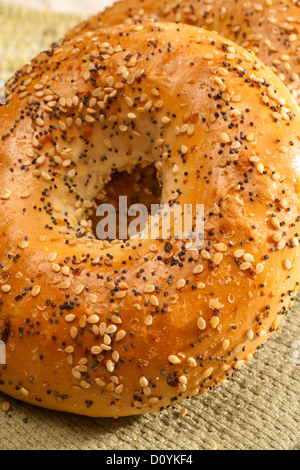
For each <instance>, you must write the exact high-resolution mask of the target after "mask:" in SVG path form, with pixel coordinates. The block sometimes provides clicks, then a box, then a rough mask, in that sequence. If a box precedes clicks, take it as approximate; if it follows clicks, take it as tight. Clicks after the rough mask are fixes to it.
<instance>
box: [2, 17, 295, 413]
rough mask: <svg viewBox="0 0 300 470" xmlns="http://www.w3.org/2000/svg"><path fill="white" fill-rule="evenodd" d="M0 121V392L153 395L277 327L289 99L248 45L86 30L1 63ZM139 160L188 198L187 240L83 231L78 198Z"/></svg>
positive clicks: (175, 392) (175, 196) (197, 376)
mask: <svg viewBox="0 0 300 470" xmlns="http://www.w3.org/2000/svg"><path fill="white" fill-rule="evenodd" d="M158 95H159V96H158ZM158 102H159V103H158ZM0 129H1V139H2V144H1V158H0V177H1V188H0V218H1V239H0V295H1V297H0V300H1V302H0V338H2V340H3V341H5V343H6V350H7V365H6V367H2V368H1V369H0V390H1V391H3V392H5V393H7V394H9V395H11V396H14V397H17V398H19V399H21V400H24V401H26V402H28V403H32V404H36V405H39V406H43V407H48V408H53V409H58V410H63V411H69V412H74V413H81V414H86V415H90V416H122V415H129V414H137V413H145V412H150V411H157V410H159V409H160V408H161V407H166V406H169V405H171V404H172V403H175V402H178V401H181V400H182V399H183V398H184V397H187V396H191V395H197V394H198V393H203V392H205V391H206V390H207V389H209V388H214V387H216V386H218V385H219V384H222V383H223V381H224V380H225V379H226V378H227V377H230V376H231V375H232V373H233V372H235V371H236V370H238V369H239V368H240V367H241V366H242V365H243V363H244V362H248V361H249V360H250V359H251V358H252V356H253V355H254V354H255V352H256V350H257V348H258V347H260V346H261V345H262V344H263V343H264V342H265V340H266V339H267V338H268V337H269V336H270V335H271V334H272V333H273V332H274V331H276V330H278V328H279V324H280V319H281V318H282V317H283V316H284V315H285V314H286V313H287V311H288V309H289V307H290V304H291V301H292V300H293V297H294V295H295V292H296V290H297V286H298V282H297V280H298V279H299V266H300V264H299V242H298V238H299V202H300V201H299V184H300V182H299V176H300V175H299V155H300V141H299V129H300V113H299V109H298V107H297V106H296V105H295V103H294V101H293V99H292V98H291V95H290V94H289V92H288V91H287V90H286V88H285V87H284V85H283V84H282V82H281V81H280V80H279V79H278V78H277V77H276V76H275V75H274V74H273V73H272V72H271V71H270V70H269V69H268V68H267V67H266V66H265V65H263V64H262V63H261V62H260V61H258V60H257V59H256V58H255V57H254V56H253V55H252V54H251V53H249V52H246V51H245V50H243V49H242V48H240V47H239V46H238V45H235V44H234V43H231V42H230V41H228V40H227V39H224V38H221V37H220V36H218V35H217V34H215V33H212V32H207V31H204V30H200V29H198V28H194V27H191V26H185V25H175V24H164V23H153V22H145V23H143V24H141V25H138V26H132V25H128V26H116V27H114V28H108V29H102V30H101V31H99V32H97V33H92V32H90V33H87V34H85V35H83V36H79V37H76V38H74V39H73V40H71V41H69V42H66V43H65V44H64V45H63V46H61V47H55V48H53V49H52V50H50V51H47V52H45V53H43V54H41V55H39V56H38V57H37V58H36V59H34V60H33V61H32V63H31V65H29V66H27V67H24V68H23V69H22V70H20V71H19V72H18V73H16V74H15V76H14V77H12V79H11V80H10V81H9V83H8V85H7V104H6V105H4V106H2V107H1V108H0ZM141 159H142V162H144V163H145V164H147V163H149V162H151V161H152V162H153V163H154V164H155V165H156V167H157V168H158V170H159V174H158V177H159V179H160V181H161V183H162V184H163V193H162V200H163V201H164V202H169V201H173V200H176V201H179V202H180V203H181V204H184V203H188V204H195V203H202V204H204V205H205V218H206V220H205V241H204V247H203V249H202V250H201V251H200V252H198V251H197V250H189V249H188V245H185V244H184V243H183V242H181V241H174V240H173V241H171V242H169V243H167V242H166V241H151V240H141V241H140V242H135V241H129V242H126V243H117V244H113V245H107V246H103V243H102V242H100V241H98V240H95V238H94V236H93V234H92V230H91V227H90V217H91V214H92V212H93V210H94V207H93V201H94V198H95V197H97V194H98V193H99V192H101V191H102V188H103V184H104V183H105V181H107V180H108V179H109V178H110V174H111V172H112V170H115V169H119V170H120V171H121V170H122V169H123V168H126V167H128V168H134V166H135V165H136V164H137V163H141Z"/></svg>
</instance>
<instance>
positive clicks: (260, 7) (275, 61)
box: [67, 0, 300, 104]
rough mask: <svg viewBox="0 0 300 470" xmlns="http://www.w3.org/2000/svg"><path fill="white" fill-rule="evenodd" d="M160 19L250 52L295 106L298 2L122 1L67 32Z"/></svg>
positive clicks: (299, 79)
mask: <svg viewBox="0 0 300 470" xmlns="http://www.w3.org/2000/svg"><path fill="white" fill-rule="evenodd" d="M150 18H154V19H159V20H162V21H171V22H173V21H174V22H179V23H187V24H190V25H197V26H202V27H204V28H206V29H208V30H211V31H217V32H218V33H219V34H221V35H222V36H224V37H226V38H228V39H231V40H232V41H234V42H237V43H238V44H240V45H241V46H242V47H244V48H246V49H251V50H252V51H253V52H254V53H255V54H256V55H257V56H258V57H259V58H260V59H261V60H262V61H263V62H264V63H265V64H267V65H268V66H269V67H270V68H271V69H272V70H273V71H274V72H275V73H276V74H277V75H279V77H280V79H281V80H282V81H284V83H285V85H286V86H287V87H288V88H289V90H290V91H291V92H292V94H293V95H294V97H295V99H296V100H297V102H298V104H299V102H300V60H299V54H300V36H299V29H300V1H299V0H254V1H247V0H242V1H241V0H163V1H162V2H155V1H153V0H130V2H129V1H128V0H123V1H120V2H116V3H115V4H114V5H113V6H112V7H110V8H107V9H106V10H105V11H104V12H103V13H100V14H98V15H96V16H94V17H93V18H91V19H90V20H89V21H84V22H83V23H82V24H80V25H79V26H76V27H75V28H74V29H73V30H71V31H70V32H69V33H68V34H67V38H70V37H73V36H74V35H75V36H76V35H77V34H79V33H80V32H83V31H88V30H97V29H99V27H102V26H104V27H107V26H113V25H116V24H120V23H123V22H126V23H138V22H140V21H141V20H145V19H150Z"/></svg>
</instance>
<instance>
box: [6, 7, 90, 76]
mask: <svg viewBox="0 0 300 470" xmlns="http://www.w3.org/2000/svg"><path fill="white" fill-rule="evenodd" d="M83 18H84V17H82V16H80V15H73V14H68V15H64V14H60V13H52V12H47V11H37V10H31V9H29V8H23V7H20V6H18V5H14V4H10V3H6V2H0V57H1V60H0V80H2V81H4V82H5V81H6V80H8V79H9V78H10V76H11V75H12V74H13V73H14V72H15V71H16V70H18V69H19V68H20V67H22V66H23V65H24V64H26V63H28V62H29V61H30V60H31V59H32V58H33V57H35V56H36V55H37V54H38V53H39V52H41V51H42V50H44V49H45V48H48V47H49V45H50V44H52V43H53V42H54V41H56V40H58V39H60V38H62V37H63V36H64V34H65V32H66V31H68V29H69V28H71V27H72V26H75V25H76V24H77V23H79V21H81V20H82V19H83Z"/></svg>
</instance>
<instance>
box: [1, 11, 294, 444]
mask: <svg viewBox="0 0 300 470" xmlns="http://www.w3.org/2000/svg"><path fill="white" fill-rule="evenodd" d="M79 19H80V18H79V17H78V16H77V17H76V16H74V15H65V16H64V15H59V14H52V13H42V12H35V11H32V10H28V9H23V8H19V7H13V6H10V5H7V4H4V3H2V2H0V38H1V41H0V54H1V61H0V79H2V80H6V79H7V78H8V77H9V76H10V75H11V74H12V73H13V72H14V71H15V70H16V69H18V67H20V66H22V65H23V64H24V63H26V62H28V61H29V60H30V59H31V58H32V57H34V55H36V54H37V53H38V52H39V51H41V50H42V49H44V48H45V47H47V46H48V45H49V44H51V43H52V42H53V41H55V40H57V39H58V38H60V37H62V36H63V34H64V32H65V31H66V30H67V29H68V28H69V27H70V26H72V25H74V24H75V23H76V21H78V20H79ZM299 315H300V298H299V297H298V301H297V302H296V304H295V306H294V308H293V310H292V311H291V312H290V313H289V316H288V317H287V319H286V320H285V321H284V322H283V329H282V330H281V331H280V332H279V333H277V334H276V335H275V336H274V337H273V338H272V339H271V340H269V341H268V342H267V343H266V346H265V348H264V349H263V350H261V351H260V352H259V353H258V354H257V356H256V358H255V359H254V361H252V363H251V364H250V365H249V366H245V367H243V369H242V370H241V371H240V372H239V374H237V375H236V376H235V377H234V378H233V380H231V381H230V382H228V383H227V384H226V385H225V386H223V387H222V388H220V389H219V390H216V391H214V392H211V393H208V394H207V395H204V396H202V397H199V398H193V399H190V400H186V401H185V403H184V404H183V405H182V406H178V405H177V406H175V407H174V408H172V409H168V410H165V411H163V412H161V413H157V414H155V415H146V416H138V417H130V418H122V419H119V420H112V419H91V418H85V417H80V416H75V415H74V416H73V415H70V414H65V413H58V412H52V411H49V410H43V409H38V408H35V407H33V406H29V405H25V404H23V403H21V402H18V401H16V400H12V399H10V398H8V397H5V396H4V395H1V394H0V450H3V449H9V450H11V449H19V450H21V449H42V450H46V449H49V450H53V449H61V450H65V449H73V450H79V449H82V450H118V449H119V450H121V449H122V450H129V449H132V450H140V449H149V450H151V449H153V450H157V449H158V450H165V449H171V450H180V449H182V450H191V449H209V448H210V447H211V446H212V445H213V444H216V445H217V446H218V448H219V449H224V450H231V449H253V450H258V449H286V450H288V449H289V450H292V449H297V450H300V400H299V397H300V394H299V391H300V386H299V383H300V365H299V363H300V361H299V359H300V351H298V352H297V349H296V348H297V347H298V343H297V341H299V340H300V318H299ZM293 346H294V348H293ZM298 355H299V356H298ZM4 400H9V401H10V403H11V410H10V411H9V412H8V413H5V412H4V411H1V402H3V401H4ZM183 407H186V408H187V409H188V414H187V415H186V416H185V417H184V418H181V417H180V411H181V410H182V408H183Z"/></svg>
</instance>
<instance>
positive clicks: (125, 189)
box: [92, 165, 162, 241]
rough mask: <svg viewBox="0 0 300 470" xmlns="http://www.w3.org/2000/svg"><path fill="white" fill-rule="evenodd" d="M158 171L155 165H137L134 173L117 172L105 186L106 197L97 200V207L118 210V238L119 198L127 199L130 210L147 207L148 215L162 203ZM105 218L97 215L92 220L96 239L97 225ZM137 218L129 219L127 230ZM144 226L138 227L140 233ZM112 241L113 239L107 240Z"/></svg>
mask: <svg viewBox="0 0 300 470" xmlns="http://www.w3.org/2000/svg"><path fill="white" fill-rule="evenodd" d="M156 173H157V170H156V169H155V167H154V166H153V165H149V166H146V167H141V166H140V165H137V166H136V167H135V168H134V170H133V171H132V173H128V172H127V171H122V172H115V173H113V174H112V176H111V181H110V182H109V183H107V184H106V185H105V197H104V198H103V199H101V200H99V199H96V201H95V202H96V204H97V206H100V205H101V204H112V205H113V206H114V207H115V209H116V215H117V226H116V232H117V238H119V237H118V235H119V221H120V211H119V197H120V196H126V197H127V207H128V208H129V207H130V206H131V205H133V204H137V203H138V204H143V205H144V206H146V207H147V210H148V213H151V205H152V204H160V201H161V194H162V191H161V188H160V186H159V182H158V180H157V175H156ZM102 218H103V217H97V216H96V215H95V216H94V217H93V218H92V228H93V233H94V235H95V237H96V238H98V236H97V224H98V223H99V222H100V221H101V219H102ZM134 218H135V217H129V216H128V219H127V228H128V226H129V224H130V222H132V221H133V220H134ZM144 228H145V225H144V226H141V227H138V229H139V231H142V230H143V229H144ZM107 240H108V241H112V239H111V238H108V239H107Z"/></svg>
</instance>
